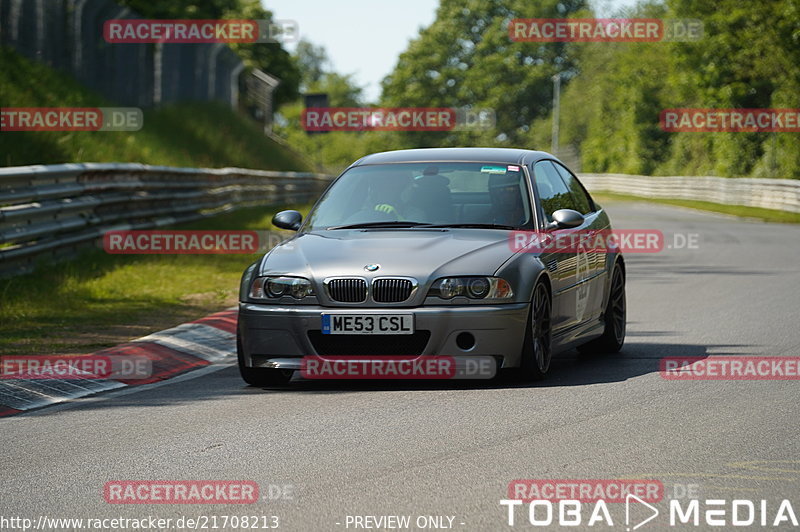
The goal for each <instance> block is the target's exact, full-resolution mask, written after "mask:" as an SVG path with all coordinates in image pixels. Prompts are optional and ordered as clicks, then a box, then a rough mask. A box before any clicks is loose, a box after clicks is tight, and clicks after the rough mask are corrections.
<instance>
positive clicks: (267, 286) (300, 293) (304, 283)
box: [250, 277, 314, 299]
mask: <svg viewBox="0 0 800 532" xmlns="http://www.w3.org/2000/svg"><path fill="white" fill-rule="evenodd" d="M313 295H314V288H313V287H312V286H311V281H309V280H308V279H304V278H303V277H256V278H255V280H253V284H252V285H250V299H277V298H280V297H283V296H292V297H293V298H295V299H303V298H304V297H306V296H313Z"/></svg>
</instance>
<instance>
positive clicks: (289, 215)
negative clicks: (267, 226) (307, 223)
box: [272, 211, 303, 231]
mask: <svg viewBox="0 0 800 532" xmlns="http://www.w3.org/2000/svg"><path fill="white" fill-rule="evenodd" d="M302 222H303V215H302V214H300V213H299V212H297V211H281V212H279V213H278V214H276V215H275V216H273V217H272V224H273V225H275V226H277V227H280V228H281V229H289V230H291V231H297V230H298V229H300V224H301V223H302Z"/></svg>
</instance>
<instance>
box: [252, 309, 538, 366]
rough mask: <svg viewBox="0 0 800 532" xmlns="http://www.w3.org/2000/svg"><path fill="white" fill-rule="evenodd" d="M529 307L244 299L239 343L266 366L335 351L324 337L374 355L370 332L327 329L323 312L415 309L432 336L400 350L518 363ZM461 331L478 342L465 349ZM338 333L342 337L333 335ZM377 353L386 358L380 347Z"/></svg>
mask: <svg viewBox="0 0 800 532" xmlns="http://www.w3.org/2000/svg"><path fill="white" fill-rule="evenodd" d="M528 308H529V305H528V304H527V303H513V304H507V305H473V306H465V307H459V306H436V307H428V306H426V307H415V308H410V309H409V308H386V307H384V308H352V307H348V308H341V307H321V306H309V305H297V306H287V305H282V306H281V305H260V304H253V303H240V304H239V322H238V331H239V339H240V346H239V349H240V353H241V355H242V357H243V363H244V365H245V366H247V367H264V368H286V369H300V367H301V365H300V359H301V358H302V357H304V356H314V355H316V356H322V357H325V356H328V355H331V354H332V353H330V352H324V349H325V348H322V347H321V343H320V339H323V340H335V341H336V342H339V344H340V345H345V346H346V345H348V342H350V343H353V345H356V342H357V343H358V346H359V350H360V351H359V353H355V352H353V353H347V354H361V355H369V354H371V353H369V351H368V349H369V342H370V341H371V340H370V339H369V336H368V335H353V336H350V335H322V334H321V328H322V314H375V315H379V314H399V313H413V314H414V328H415V331H416V332H417V333H419V334H424V335H425V336H428V334H429V336H428V337H427V341H422V342H421V343H420V342H417V349H416V350H417V352H414V353H412V352H398V353H395V354H398V355H418V356H436V355H439V356H444V355H446V356H459V357H461V356H493V357H497V358H498V359H500V360H501V363H500V367H518V366H519V363H520V353H521V351H522V343H523V339H524V336H525V328H526V325H527V320H528ZM426 331H427V332H426ZM461 333H470V334H472V336H473V337H474V345H473V346H472V347H471V348H470V349H462V348H460V347H459V346H458V345H457V343H456V338H457V337H458V336H459V334H461ZM332 336H336V337H337V338H335V339H332V338H330V337H332ZM402 336H403V335H396V336H392V337H390V338H387V336H383V335H382V336H381V337H378V338H375V341H376V342H381V343H383V344H385V343H386V342H387V340H388V341H392V340H397V341H398V342H403V341H406V340H408V338H402ZM323 337H325V338H323ZM423 339H424V338H423ZM315 345H316V347H315ZM398 345H402V344H398ZM376 347H378V344H376ZM380 347H384V346H383V345H381V346H380ZM365 349H367V351H366V352H365V351H364V350H365ZM336 354H340V353H336ZM341 354H344V353H341ZM376 358H380V355H379V354H377V352H376Z"/></svg>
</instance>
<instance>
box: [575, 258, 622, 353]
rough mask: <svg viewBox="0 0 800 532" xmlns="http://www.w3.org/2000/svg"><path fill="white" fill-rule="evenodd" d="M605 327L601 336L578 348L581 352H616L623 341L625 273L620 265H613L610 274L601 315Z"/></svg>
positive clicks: (620, 347)
mask: <svg viewBox="0 0 800 532" xmlns="http://www.w3.org/2000/svg"><path fill="white" fill-rule="evenodd" d="M603 319H604V320H605V329H603V336H601V337H600V338H598V339H596V340H592V341H591V342H589V343H587V344H584V345H582V346H580V347H579V348H578V351H580V352H581V353H586V354H589V353H617V352H619V350H620V349H622V344H624V343H625V328H626V322H627V317H626V310H625V273H623V271H622V266H621V265H620V264H619V263H617V264H615V265H614V273H612V274H611V290H610V292H609V295H608V303H607V304H606V310H605V313H604V315H603Z"/></svg>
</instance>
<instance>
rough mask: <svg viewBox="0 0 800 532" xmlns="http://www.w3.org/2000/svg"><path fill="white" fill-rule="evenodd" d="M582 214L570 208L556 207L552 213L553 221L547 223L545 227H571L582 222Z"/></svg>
mask: <svg viewBox="0 0 800 532" xmlns="http://www.w3.org/2000/svg"><path fill="white" fill-rule="evenodd" d="M583 220H584V219H583V215H582V214H581V213H579V212H578V211H573V210H572V209H558V210H557V211H556V212H554V213H553V221H552V222H550V223H549V224H548V225H547V229H571V228H573V227H579V226H580V225H582V224H583Z"/></svg>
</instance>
